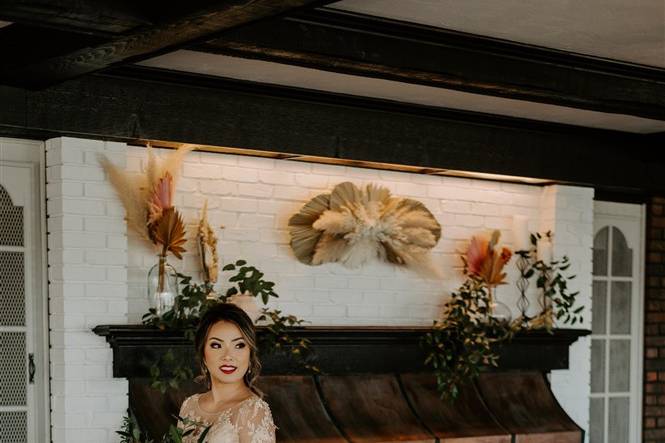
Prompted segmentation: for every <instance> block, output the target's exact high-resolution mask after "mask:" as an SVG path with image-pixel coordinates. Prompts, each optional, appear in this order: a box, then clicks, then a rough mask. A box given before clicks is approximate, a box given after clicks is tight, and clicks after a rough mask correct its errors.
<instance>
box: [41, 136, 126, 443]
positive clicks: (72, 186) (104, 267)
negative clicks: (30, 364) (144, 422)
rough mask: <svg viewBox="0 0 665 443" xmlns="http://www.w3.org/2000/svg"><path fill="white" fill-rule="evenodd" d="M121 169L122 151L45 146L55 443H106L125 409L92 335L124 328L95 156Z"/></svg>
mask: <svg viewBox="0 0 665 443" xmlns="http://www.w3.org/2000/svg"><path fill="white" fill-rule="evenodd" d="M100 153H104V154H106V155H108V156H109V157H112V158H113V159H114V160H115V161H116V163H118V164H120V165H122V164H123V163H124V159H125V155H126V154H125V145H124V144H122V143H111V142H101V141H91V140H81V139H74V138H58V139H53V140H49V141H47V142H46V181H47V187H46V194H47V199H48V200H47V216H48V219H47V229H48V248H49V251H48V263H49V269H48V279H49V285H48V288H49V311H50V315H49V323H50V341H51V353H50V361H51V430H52V440H53V442H54V443H65V442H66V443H71V442H88V443H89V442H96V443H103V442H113V441H117V440H118V438H117V437H118V436H117V435H115V431H116V430H118V429H120V424H121V419H122V416H123V415H124V414H125V411H126V410H127V380H125V379H117V378H116V379H114V378H112V374H111V370H112V361H113V360H112V353H111V349H109V347H108V345H107V344H106V342H105V340H104V339H103V338H102V337H98V336H96V335H95V334H93V333H92V331H91V329H92V328H93V327H94V326H96V325H98V324H114V323H115V324H124V323H126V322H127V237H126V227H125V222H124V220H123V217H124V212H123V209H122V207H121V205H120V203H119V201H118V200H117V198H116V197H115V195H114V194H113V190H112V189H111V187H110V185H109V183H108V182H106V181H105V177H104V172H103V171H102V169H101V168H100V167H99V163H98V162H97V155H98V154H100Z"/></svg>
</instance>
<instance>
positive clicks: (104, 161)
mask: <svg viewBox="0 0 665 443" xmlns="http://www.w3.org/2000/svg"><path fill="white" fill-rule="evenodd" d="M195 147H196V146H194V145H183V146H181V147H180V148H178V149H177V150H175V151H173V152H171V153H170V154H169V155H168V156H167V157H166V159H164V160H160V159H159V158H157V156H156V155H155V153H154V152H153V149H152V148H151V147H150V146H148V147H147V149H148V162H147V164H146V168H145V171H144V172H143V173H142V174H138V173H132V172H127V171H124V170H123V169H121V168H119V167H118V166H116V165H114V164H113V163H112V162H111V161H110V160H109V159H108V158H107V157H105V156H103V155H102V156H100V159H99V161H100V163H101V165H102V168H103V169H104V171H106V173H107V175H108V177H109V180H110V182H111V185H112V186H113V188H114V189H115V191H116V193H117V195H118V198H119V199H120V201H121V202H122V205H123V206H124V208H125V213H126V216H125V220H126V221H127V226H128V227H129V228H130V229H132V230H133V231H135V232H136V233H137V234H139V235H140V236H141V238H144V239H146V240H148V241H150V242H151V243H153V244H154V245H156V246H159V247H160V254H164V255H165V254H166V252H168V251H170V252H172V253H173V254H174V255H175V256H176V257H181V254H182V252H183V251H184V249H182V245H183V244H184V231H185V230H184V225H183V223H182V217H180V215H179V214H178V211H177V210H176V209H175V208H174V207H173V196H174V192H175V185H176V182H177V180H178V176H179V172H180V167H181V165H182V162H183V159H184V157H185V155H186V154H187V153H189V152H190V151H192V150H193V149H195Z"/></svg>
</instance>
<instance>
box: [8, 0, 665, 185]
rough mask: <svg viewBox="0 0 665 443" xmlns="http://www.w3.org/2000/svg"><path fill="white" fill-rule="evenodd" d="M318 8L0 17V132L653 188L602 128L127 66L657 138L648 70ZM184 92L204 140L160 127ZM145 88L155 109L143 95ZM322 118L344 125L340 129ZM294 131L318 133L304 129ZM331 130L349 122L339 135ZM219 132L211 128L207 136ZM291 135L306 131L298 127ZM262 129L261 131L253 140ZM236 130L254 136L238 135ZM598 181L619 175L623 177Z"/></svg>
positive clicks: (616, 138) (620, 142)
mask: <svg viewBox="0 0 665 443" xmlns="http://www.w3.org/2000/svg"><path fill="white" fill-rule="evenodd" d="M330 3H333V2H330V1H313V0H289V1H280V2H274V1H270V0H263V1H249V0H244V1H243V0H234V1H213V0H195V1H189V2H186V3H178V4H173V5H169V4H168V3H166V4H165V3H163V2H160V3H157V2H155V1H149V2H129V1H114V0H94V1H83V2H82V1H78V0H57V1H46V0H26V1H18V0H16V1H4V2H2V4H0V20H2V21H4V22H6V23H4V26H3V27H0V48H2V49H0V51H1V52H3V53H2V59H3V64H2V66H0V85H4V86H0V100H1V104H0V132H2V134H3V135H10V136H32V137H49V136H53V135H57V134H69V135H80V136H87V137H108V138H115V139H124V140H129V139H134V138H152V139H162V140H171V141H179V142H194V143H207V144H220V145H231V143H234V144H233V146H238V147H247V148H254V149H266V150H279V149H281V150H287V151H289V152H290V151H303V152H304V153H308V154H313V155H327V156H332V157H340V156H345V157H347V158H357V159H358V160H362V161H386V162H396V163H404V164H414V165H418V166H423V167H438V168H450V169H453V168H455V169H468V170H476V171H483V172H496V173H504V174H508V173H512V174H514V175H524V176H533V177H542V178H548V179H553V180H559V181H564V182H570V183H578V184H587V185H593V186H597V187H599V188H603V189H618V190H626V191H639V192H643V191H646V190H662V189H665V179H664V178H662V177H661V175H663V174H660V170H661V169H660V168H661V166H662V163H661V162H662V158H661V157H662V155H661V154H660V152H659V151H660V149H659V147H660V146H662V142H663V140H664V139H665V137H664V136H663V134H662V133H655V134H644V133H642V134H637V133H630V132H628V131H626V130H625V129H622V128H621V127H617V128H613V127H611V125H610V127H607V126H608V125H607V124H606V125H605V127H604V129H592V128H590V127H587V128H585V127H584V126H593V125H591V124H587V122H585V121H584V120H582V119H581V120H580V121H579V122H574V124H572V125H571V124H565V125H563V124H556V123H551V122H545V121H542V120H545V119H541V118H540V116H539V114H538V113H535V114H534V116H533V117H532V118H531V117H530V116H529V115H528V114H527V115H526V118H524V116H523V115H520V117H521V118H515V116H514V114H510V115H511V116H507V115H497V114H488V113H487V112H486V111H483V112H478V110H475V109H468V108H467V109H464V110H461V109H459V108H458V109H451V108H449V107H447V106H444V105H442V106H438V105H434V106H432V105H422V104H419V103H418V102H415V101H414V102H410V100H409V99H408V97H407V98H406V99H405V100H403V101H402V100H400V99H397V100H395V99H390V100H386V99H385V97H372V96H365V97H354V96H349V95H348V94H347V93H339V92H336V93H335V92H331V91H332V89H331V90H329V91H327V92H326V91H321V90H319V91H311V90H306V89H302V86H300V85H299V84H298V82H297V81H295V82H293V84H290V85H289V86H284V85H282V86H279V85H278V82H268V83H273V84H272V85H260V84H257V83H255V82H248V81H246V79H243V78H242V77H238V78H237V79H234V80H232V79H225V78H220V77H219V76H210V75H202V74H201V70H200V69H197V68H200V67H192V69H191V70H190V72H177V71H170V70H165V69H163V68H160V69H157V68H154V67H153V68H148V67H145V66H144V67H139V66H136V65H135V64H136V63H137V62H142V61H145V60H150V59H154V58H155V57H157V56H160V55H164V54H173V53H174V51H177V50H182V49H186V50H187V51H193V52H196V53H208V54H214V55H217V56H219V57H220V58H219V60H220V61H219V63H223V62H224V60H227V59H228V57H233V58H235V59H237V58H240V59H252V60H256V61H261V62H270V63H273V64H275V63H277V64H279V65H280V66H282V65H283V66H294V67H297V68H298V69H303V68H306V69H308V70H309V71H307V72H315V73H317V72H318V73H325V72H330V73H336V74H344V75H346V76H350V77H346V78H350V79H354V78H358V79H360V78H369V79H375V80H389V81H390V82H396V83H389V84H397V85H400V84H403V85H420V86H426V87H429V88H436V89H437V90H442V91H453V92H454V91H457V92H462V93H467V94H474V97H475V96H479V97H480V98H481V99H482V97H487V99H488V100H490V99H492V100H497V99H500V100H504V102H503V103H504V106H511V103H518V104H520V103H524V104H528V105H529V106H535V105H537V106H542V107H546V106H554V108H553V109H556V110H557V112H564V113H565V112H567V111H566V110H569V111H568V112H570V113H571V115H576V114H573V113H574V112H576V111H585V112H589V115H612V116H618V117H620V118H623V119H632V120H631V121H633V122H635V121H637V122H639V121H644V122H647V123H649V125H647V126H646V127H653V128H659V127H660V126H659V125H660V124H661V123H660V122H665V69H661V68H659V67H653V66H651V67H649V66H643V65H636V64H631V63H627V62H620V61H615V60H608V59H599V58H596V57H592V56H588V55H581V54H574V53H570V52H565V51H559V50H555V49H546V48H542V47H536V46H530V45H527V44H524V43H517V42H511V41H506V40H499V39H496V38H491V37H487V36H479V35H472V34H466V33H463V32H459V31H456V30H451V29H442V28H436V27H431V26H426V25H423V24H419V23H410V22H406V21H398V20H394V19H389V18H385V17H378V16H371V15H364V14H360V13H357V12H349V11H342V10H339V9H331V8H327V7H326V5H327V4H330ZM406 4H407V3H405V5H406ZM413 4H414V5H417V4H418V2H413ZM165 5H169V6H165ZM0 26H2V25H0ZM224 57H227V58H224ZM259 66H262V65H259ZM265 66H275V65H270V64H267V65H265ZM294 72H297V71H294ZM351 81H352V80H351ZM158 85H159V86H158ZM202 88H203V89H205V90H207V91H208V92H207V93H206V94H205V95H206V96H207V97H216V100H217V101H216V102H215V103H209V102H207V101H204V102H205V107H204V106H201V107H200V108H199V109H197V110H196V111H192V110H191V109H187V112H194V114H196V115H197V118H198V125H207V128H205V129H203V128H197V127H191V126H190V127H186V128H179V129H174V128H173V126H174V125H176V126H177V125H179V124H180V125H182V122H184V121H188V119H187V118H185V117H183V115H182V114H183V110H184V109H185V108H182V107H181V106H179V105H181V104H182V105H185V104H186V105H187V106H188V107H191V106H196V103H192V101H191V98H192V97H198V96H199V94H200V91H201V90H202ZM157 90H159V91H161V93H162V96H161V97H157V96H155V95H154V92H155V91H157ZM229 91H233V92H232V93H231V92H229ZM127 94H131V95H132V96H131V97H127V96H126V95H127ZM233 94H241V96H242V99H241V98H240V97H241V96H238V97H236V98H233ZM234 100H240V102H241V103H242V105H243V106H247V107H250V108H251V111H249V112H245V111H244V110H242V111H239V112H238V113H237V114H238V115H243V117H244V118H246V119H249V120H253V124H249V123H248V122H243V121H240V120H239V117H238V115H235V116H230V115H228V111H229V109H231V108H232V106H234V105H236V106H237V105H238V103H240V102H237V101H236V102H234ZM279 100H282V101H281V102H279ZM510 100H512V101H510ZM204 102H201V103H204ZM102 105H103V106H105V108H104V107H102ZM287 105H288V106H287ZM169 106H171V107H176V108H177V109H176V110H172V109H169ZM298 106H300V107H303V108H302V109H299V108H298ZM340 109H348V110H349V111H348V113H347V115H340V114H339V113H340ZM525 109H530V108H528V107H527V108H525ZM533 109H535V108H533ZM156 110H160V111H159V112H158V111H156ZM176 111H177V112H176ZM221 111H225V112H224V113H221ZM481 111H482V110H481ZM274 112H280V113H281V115H280V116H279V118H278V120H280V122H281V123H280V126H279V127H277V128H275V127H274V126H273V125H272V124H271V122H270V121H269V120H270V119H271V118H274V116H273V115H271V113H274ZM81 113H83V117H82V115H81ZM171 113H173V115H171ZM388 114H390V116H388ZM308 115H317V116H318V118H319V119H323V120H324V121H316V122H312V121H308V120H309V119H308ZM349 115H354V116H355V117H356V119H357V120H354V121H348V119H347V118H346V117H348V116H349ZM518 115H519V114H518ZM74 116H77V117H76V118H75V117H74ZM178 118H180V119H181V120H180V123H179V121H178ZM220 118H221V119H226V121H225V122H217V123H216V122H215V119H218V120H219V119H220ZM262 119H265V120H266V121H265V122H263V121H262ZM570 120H571V118H569V119H568V121H570ZM573 120H574V119H573ZM617 121H619V120H617ZM626 121H628V120H626ZM305 123H308V124H310V125H311V127H312V128H316V130H311V129H309V128H303V127H302V126H301V125H303V124H305ZM189 124H190V125H193V126H196V125H197V123H196V122H191V121H190V122H189ZM400 125H401V126H402V127H401V128H400ZM663 127H665V125H664V126H663ZM214 128H217V130H218V131H220V132H219V133H216V132H215V129H214ZM250 128H251V129H250ZM268 128H270V131H271V132H270V133H265V134H263V133H261V131H268ZM617 129H618V130H617ZM249 130H254V131H258V132H257V133H255V134H251V135H249V134H248V131H249ZM363 130H365V132H366V133H367V134H369V135H371V136H372V137H374V138H375V141H378V140H380V141H381V143H383V152H382V149H381V148H380V147H378V143H377V142H368V141H367V140H363V137H364V138H366V137H367V135H362V132H363ZM222 131H223V132H222ZM280 131H283V132H284V133H283V134H281V133H280ZM393 131H397V132H395V133H393ZM422 131H427V133H423V132H422ZM638 132H645V131H644V130H643V131H638ZM302 134H307V136H306V137H301V136H300V135H302ZM400 135H402V136H400ZM405 135H408V138H404V137H403V136H405ZM271 137H272V138H273V142H271ZM403 138H404V140H402V139H403ZM437 139H438V140H439V144H438V145H437V142H436V140H437ZM275 140H279V144H278V143H275V142H274V141H275ZM303 140H306V143H305V142H303ZM394 140H400V141H399V143H397V142H393V141H394ZM391 143H393V145H392V146H390V145H391ZM308 146H309V147H308ZM557 150H558V151H559V154H556V153H555V152H556V151H557ZM407 152H408V154H407ZM566 157H567V158H568V159H570V160H566ZM488 159H490V160H491V162H487V161H486V160H488ZM594 160H595V161H596V162H600V163H599V164H601V165H603V167H604V168H605V170H604V171H603V172H602V173H599V172H593V171H589V170H587V169H589V164H588V162H589V161H594ZM580 161H583V162H585V163H584V164H583V165H584V167H585V168H586V169H585V168H581V166H580V163H579V162H580ZM616 168H623V170H624V174H623V175H624V176H623V177H621V175H620V174H617V171H616ZM628 168H630V170H629V169H628Z"/></svg>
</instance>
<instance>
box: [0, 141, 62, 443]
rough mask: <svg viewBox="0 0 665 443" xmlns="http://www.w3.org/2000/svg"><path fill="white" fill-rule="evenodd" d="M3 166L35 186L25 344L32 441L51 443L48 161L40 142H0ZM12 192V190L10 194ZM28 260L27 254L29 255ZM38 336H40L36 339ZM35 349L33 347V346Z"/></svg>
mask: <svg viewBox="0 0 665 443" xmlns="http://www.w3.org/2000/svg"><path fill="white" fill-rule="evenodd" d="M0 165H7V166H12V167H18V168H25V169H26V170H27V171H28V173H29V174H30V177H31V179H30V180H31V182H32V183H33V184H34V186H33V189H32V191H33V192H32V195H31V196H30V201H29V202H26V205H25V206H26V208H28V209H27V211H26V216H28V217H31V218H32V220H33V222H32V225H31V229H30V231H31V233H32V235H31V236H30V237H29V238H26V242H25V245H24V250H25V251H29V250H32V251H33V252H34V254H30V255H31V257H30V258H27V259H26V263H25V266H26V269H29V270H30V273H31V277H32V281H26V282H25V283H26V285H25V287H26V296H27V295H31V296H29V297H27V298H28V300H27V305H26V315H31V317H32V322H33V325H32V326H33V327H32V328H28V331H27V333H26V340H27V343H26V345H28V343H30V344H29V345H28V346H29V347H31V349H32V352H33V353H34V357H35V364H36V366H37V375H36V376H38V377H39V379H36V380H35V382H36V384H35V385H34V386H29V387H28V389H29V390H31V389H34V387H39V389H37V390H33V395H31V396H30V397H32V401H33V402H34V404H33V407H32V411H33V413H34V416H33V423H34V426H32V427H29V428H28V438H29V439H31V440H30V441H35V442H42V441H50V440H51V426H50V413H51V407H50V371H49V369H50V368H49V366H50V364H49V362H50V358H49V323H48V274H47V272H48V270H47V243H46V199H45V195H46V159H45V147H44V143H43V142H41V141H34V140H23V139H10V138H0ZM8 192H9V190H8ZM26 257H28V254H26ZM35 333H37V334H38V335H35ZM33 345H34V346H33Z"/></svg>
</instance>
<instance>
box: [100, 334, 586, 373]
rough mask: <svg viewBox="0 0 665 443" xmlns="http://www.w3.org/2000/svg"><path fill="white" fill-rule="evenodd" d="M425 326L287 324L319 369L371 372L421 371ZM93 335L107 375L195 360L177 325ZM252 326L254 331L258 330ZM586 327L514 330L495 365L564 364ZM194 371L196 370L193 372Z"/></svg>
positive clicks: (269, 364)
mask: <svg viewBox="0 0 665 443" xmlns="http://www.w3.org/2000/svg"><path fill="white" fill-rule="evenodd" d="M427 331H428V328H426V327H348V326H312V327H303V328H297V329H293V330H292V335H293V336H296V337H303V338H308V339H309V340H310V341H311V347H312V349H313V350H314V351H315V355H316V360H315V364H316V365H317V366H318V367H319V369H320V370H321V371H322V373H324V374H328V375H344V374H374V373H377V374H378V373H385V372H386V369H387V368H390V372H394V373H407V372H424V371H426V370H427V368H426V367H425V366H424V364H423V362H424V359H425V355H424V352H423V350H422V349H421V348H420V346H419V340H420V337H421V336H422V335H423V334H424V333H426V332H427ZM94 332H95V333H96V334H97V335H100V336H103V337H106V340H107V341H108V343H110V345H111V347H112V348H113V376H114V377H120V378H144V377H149V372H148V367H149V365H150V364H152V363H153V362H155V361H157V359H158V358H159V357H160V356H162V355H163V354H164V353H166V352H167V351H168V350H169V349H172V350H173V352H174V354H175V356H176V358H177V359H183V360H184V361H189V362H191V365H192V369H194V370H195V371H196V370H197V369H196V363H195V356H194V350H193V346H192V344H191V342H189V341H188V340H187V339H186V338H185V337H184V336H183V333H182V331H162V330H159V329H156V328H153V327H147V326H142V325H100V326H97V327H96V328H94ZM262 333H263V331H262V328H261V327H259V328H258V334H259V335H260V334H262ZM589 333H590V331H588V330H581V329H557V330H555V331H553V332H552V333H551V334H550V333H548V332H546V331H528V332H523V333H520V334H518V335H517V336H516V337H515V338H514V339H513V340H512V342H511V343H509V344H506V345H504V346H503V347H502V348H501V350H500V355H501V359H500V364H499V368H498V369H499V370H501V371H512V370H523V371H534V370H535V371H541V372H549V371H551V370H555V369H567V368H568V362H569V355H568V349H569V347H570V345H571V344H572V343H574V342H575V341H576V340H577V339H578V338H580V337H583V336H585V335H588V334H589ZM261 361H262V364H263V369H262V373H263V374H265V375H295V374H305V373H306V372H305V370H304V369H303V368H302V367H301V366H300V365H299V364H298V363H297V362H296V361H294V360H293V359H292V358H291V357H290V356H288V355H279V354H271V353H265V352H264V353H263V355H262V356H261ZM195 373H196V372H195Z"/></svg>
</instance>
